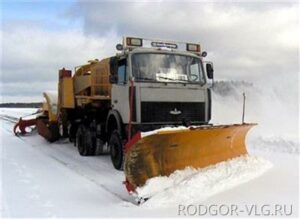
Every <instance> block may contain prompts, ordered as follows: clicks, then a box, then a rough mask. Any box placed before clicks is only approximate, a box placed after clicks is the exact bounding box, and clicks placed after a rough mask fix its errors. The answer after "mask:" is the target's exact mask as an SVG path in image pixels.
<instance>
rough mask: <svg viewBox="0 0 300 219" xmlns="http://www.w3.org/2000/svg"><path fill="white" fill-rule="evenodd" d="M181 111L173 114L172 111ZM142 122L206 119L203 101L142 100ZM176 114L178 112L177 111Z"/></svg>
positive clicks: (197, 120)
mask: <svg viewBox="0 0 300 219" xmlns="http://www.w3.org/2000/svg"><path fill="white" fill-rule="evenodd" d="M175 109H176V110H177V112H178V111H180V112H181V113H180V114H177V115H173V114H171V113H170V111H176V110H175ZM141 113H142V115H141V119H142V122H181V121H183V120H185V121H187V122H188V121H190V122H204V121H205V103H203V102H200V103H199V102H141ZM175 114H176V113H175Z"/></svg>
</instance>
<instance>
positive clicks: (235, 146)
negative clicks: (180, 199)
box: [124, 124, 256, 192]
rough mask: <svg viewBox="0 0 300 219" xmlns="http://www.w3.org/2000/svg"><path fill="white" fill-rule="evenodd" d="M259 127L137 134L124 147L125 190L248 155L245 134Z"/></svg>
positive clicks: (225, 126) (246, 126)
mask: <svg viewBox="0 0 300 219" xmlns="http://www.w3.org/2000/svg"><path fill="white" fill-rule="evenodd" d="M254 125H256V124H235V125H220V126H204V127H197V128H188V129H183V130H170V131H158V132H156V133H155V134H153V135H149V136H146V137H143V136H142V134H141V133H137V134H136V135H135V136H134V137H133V138H132V139H131V141H129V142H128V143H127V144H126V147H125V163H124V172H125V176H126V187H127V190H128V191H129V190H130V191H129V192H133V191H134V190H135V188H136V187H139V186H143V185H144V184H145V182H146V181H147V180H148V179H150V178H152V177H155V176H168V175H170V174H171V173H173V172H174V171H175V170H181V169H184V168H185V167H187V166H191V167H194V168H202V167H205V166H209V165H212V164H216V163H218V162H221V161H225V160H228V159H231V158H234V157H238V156H240V155H244V154H247V150H246V146H245V138H246V134H247V132H248V131H249V129H250V128H252V127H253V126H254Z"/></svg>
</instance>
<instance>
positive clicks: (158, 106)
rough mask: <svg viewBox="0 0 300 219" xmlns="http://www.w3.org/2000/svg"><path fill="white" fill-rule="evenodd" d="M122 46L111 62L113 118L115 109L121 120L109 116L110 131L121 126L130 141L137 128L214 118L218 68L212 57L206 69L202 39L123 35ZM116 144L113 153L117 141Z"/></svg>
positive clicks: (187, 123)
mask: <svg viewBox="0 0 300 219" xmlns="http://www.w3.org/2000/svg"><path fill="white" fill-rule="evenodd" d="M180 48H184V49H180ZM117 49H118V50H119V51H120V53H118V54H117V55H116V56H115V57H113V58H112V59H111V63H110V65H111V68H110V69H111V75H110V82H111V83H112V90H111V110H110V112H109V115H108V121H109V120H110V119H109V117H110V115H111V116H113V117H114V118H115V120H117V123H121V125H115V126H114V127H113V128H112V127H109V124H110V123H109V122H108V123H107V133H108V135H113V131H114V129H116V126H117V127H119V128H117V130H118V134H119V135H120V136H119V137H118V138H119V139H124V140H123V142H126V139H127V140H128V139H130V138H131V137H132V136H133V135H134V134H135V133H136V132H141V131H151V130H154V129H157V128H161V127H165V126H180V125H184V126H190V125H203V124H208V123H209V121H210V119H211V94H210V89H209V86H208V83H207V78H209V79H212V77H213V68H212V64H211V63H208V64H206V69H204V64H203V57H205V55H206V53H205V52H202V53H201V50H200V44H190V43H178V42H170V41H168V42H163V41H157V40H152V39H141V38H132V37H124V39H123V45H121V44H118V45H117ZM205 72H206V73H207V74H205ZM113 138H114V136H113ZM111 150H112V153H114V146H111ZM112 159H113V158H112ZM115 167H116V165H115Z"/></svg>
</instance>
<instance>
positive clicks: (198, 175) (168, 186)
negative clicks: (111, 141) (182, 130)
mask: <svg viewBox="0 0 300 219" xmlns="http://www.w3.org/2000/svg"><path fill="white" fill-rule="evenodd" d="M271 167H272V164H271V163H270V162H269V161H267V160H264V159H262V158H259V157H254V156H249V155H245V156H240V157H237V158H235V159H231V160H228V161H225V162H221V163H218V164H216V165H211V166H208V167H206V168H202V169H194V168H191V167H187V168H185V169H184V170H177V171H175V172H174V173H173V174H171V175H170V176H168V177H167V176H163V177H155V178H152V179H149V180H148V181H147V182H146V184H145V185H144V186H143V187H140V188H137V190H136V191H137V194H138V197H143V198H148V197H151V198H150V199H149V200H148V201H147V202H145V203H144V204H143V206H145V207H151V208H152V207H161V206H168V205H169V206H170V205H174V204H180V203H185V204H191V203H195V202H198V203H199V202H200V201H203V200H205V199H207V198H208V197H210V196H213V195H215V194H217V193H219V192H222V191H225V190H228V189H230V188H232V187H234V186H237V185H239V184H242V183H245V182H247V181H249V180H251V179H254V178H256V177H258V176H260V175H262V174H263V173H264V172H265V171H266V170H268V169H269V168H271Z"/></svg>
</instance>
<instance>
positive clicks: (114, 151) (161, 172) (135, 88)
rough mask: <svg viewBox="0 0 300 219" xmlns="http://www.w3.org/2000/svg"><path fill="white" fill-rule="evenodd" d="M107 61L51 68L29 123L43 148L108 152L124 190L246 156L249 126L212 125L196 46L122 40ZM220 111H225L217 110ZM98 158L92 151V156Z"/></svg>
mask: <svg viewBox="0 0 300 219" xmlns="http://www.w3.org/2000/svg"><path fill="white" fill-rule="evenodd" d="M116 48H117V50H118V52H117V53H116V55H115V56H113V57H109V58H105V59H102V60H100V61H99V60H98V59H95V60H91V61H89V62H88V63H87V64H84V65H81V66H78V67H75V70H74V73H73V75H72V71H71V70H67V69H65V68H63V69H61V70H59V74H58V91H57V92H44V97H45V102H44V104H43V108H42V110H41V111H42V112H41V113H40V114H39V115H38V116H37V117H36V119H33V120H30V121H27V122H26V120H22V119H20V121H19V123H17V124H16V126H15V129H14V131H15V133H16V134H17V133H18V130H23V131H22V132H21V134H25V133H26V131H25V128H26V126H29V125H35V126H36V127H37V131H38V133H39V134H40V135H41V136H43V137H44V138H45V139H47V140H48V141H49V142H55V141H57V140H58V139H59V138H68V139H69V140H70V141H71V142H74V145H75V146H76V147H77V148H78V152H79V153H80V155H82V156H92V155H95V153H96V151H98V152H99V151H100V153H110V156H111V161H112V164H113V166H114V168H116V169H118V170H122V169H123V170H124V172H125V177H126V179H125V185H126V188H127V190H128V191H129V192H132V191H134V190H135V189H136V188H137V187H139V186H142V185H144V184H145V182H146V181H147V180H148V179H149V178H152V177H155V176H165V175H169V174H171V173H172V172H174V171H175V170H179V169H184V168H185V167H187V166H192V167H195V168H200V167H205V166H208V165H212V164H216V163H218V162H221V161H224V160H227V159H231V158H234V157H237V156H240V155H243V154H246V153H247V151H246V146H245V137H246V134H247V132H248V130H249V129H250V128H251V127H253V126H254V125H255V124H250V123H244V122H242V123H241V124H233V125H213V124H210V123H209V122H210V119H211V108H212V103H211V102H212V100H211V88H210V87H211V86H210V85H209V83H208V80H209V79H213V73H214V70H213V64H212V63H211V62H206V61H204V57H205V56H206V52H204V51H201V47H200V44H196V43H184V42H174V41H163V40H153V39H142V38H136V37H124V38H123V43H122V44H118V45H117V46H116ZM224 113H226V112H224ZM98 154H99V153H98Z"/></svg>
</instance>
